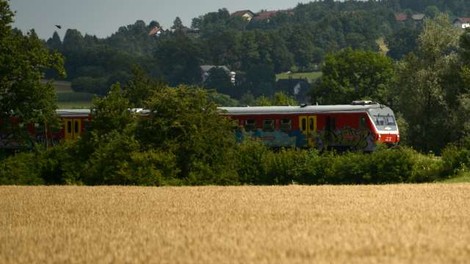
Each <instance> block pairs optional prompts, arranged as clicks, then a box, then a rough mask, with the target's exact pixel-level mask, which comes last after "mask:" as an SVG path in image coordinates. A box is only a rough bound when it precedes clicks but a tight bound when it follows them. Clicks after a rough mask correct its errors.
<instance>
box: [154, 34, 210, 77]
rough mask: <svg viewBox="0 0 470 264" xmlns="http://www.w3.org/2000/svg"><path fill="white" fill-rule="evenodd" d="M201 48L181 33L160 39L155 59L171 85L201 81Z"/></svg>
mask: <svg viewBox="0 0 470 264" xmlns="http://www.w3.org/2000/svg"><path fill="white" fill-rule="evenodd" d="M200 58H201V49H200V47H199V45H198V43H197V42H196V41H193V40H192V39H190V38H189V37H187V36H185V35H183V34H175V37H173V38H166V39H163V38H162V39H161V40H160V42H159V44H158V46H157V49H156V52H155V59H156V60H157V63H158V65H160V68H161V69H162V73H163V75H164V76H165V78H166V81H168V83H169V84H170V85H171V86H176V85H178V84H189V85H191V84H199V83H200V82H201V70H200V68H199V66H200V61H201V59H200Z"/></svg>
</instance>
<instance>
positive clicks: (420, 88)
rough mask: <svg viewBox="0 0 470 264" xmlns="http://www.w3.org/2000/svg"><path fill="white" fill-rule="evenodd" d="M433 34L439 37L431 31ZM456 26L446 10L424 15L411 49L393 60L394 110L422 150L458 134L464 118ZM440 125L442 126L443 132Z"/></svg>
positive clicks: (435, 147) (432, 148)
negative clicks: (395, 63) (430, 16)
mask: <svg viewBox="0 0 470 264" xmlns="http://www.w3.org/2000/svg"><path fill="white" fill-rule="evenodd" d="M436 36H439V37H436ZM458 37H459V31H458V29H456V28H455V27H454V26H452V25H451V24H450V23H449V20H448V17H447V16H443V15H441V16H438V17H437V18H435V19H432V20H426V21H425V24H424V29H423V32H422V33H421V34H420V35H419V38H418V48H417V51H416V53H411V54H410V55H408V56H406V57H405V58H404V59H403V60H402V61H401V62H400V63H399V64H398V66H397V85H396V88H395V89H394V90H393V92H392V94H394V95H396V98H395V105H396V107H395V110H396V111H398V112H401V113H402V115H403V117H404V118H405V120H406V121H407V123H408V124H413V125H412V126H411V125H410V126H409V127H408V131H407V132H408V133H407V135H406V136H407V139H408V142H409V143H410V144H411V145H412V146H414V147H416V149H418V150H421V151H423V152H428V151H433V152H435V153H439V151H440V150H441V149H442V148H443V147H444V146H445V145H447V144H448V143H450V142H454V141H456V140H458V138H459V137H460V136H461V132H462V124H465V122H464V121H465V119H466V118H463V116H468V113H466V111H462V110H464V108H462V102H463V101H462V100H461V99H464V98H465V97H462V95H463V94H464V93H466V92H468V91H466V90H467V89H465V88H464V87H465V86H464V85H462V83H463V81H462V80H461V76H462V75H459V72H460V69H459V68H460V66H459V64H460V62H459V58H458V55H457V52H456V50H457V48H458V46H457V45H458ZM444 131H445V132H444Z"/></svg>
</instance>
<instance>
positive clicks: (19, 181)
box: [0, 152, 44, 185]
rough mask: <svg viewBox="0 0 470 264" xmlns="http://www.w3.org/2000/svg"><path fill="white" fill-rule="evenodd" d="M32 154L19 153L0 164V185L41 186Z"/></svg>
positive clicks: (36, 164) (41, 182)
mask: <svg viewBox="0 0 470 264" xmlns="http://www.w3.org/2000/svg"><path fill="white" fill-rule="evenodd" d="M36 158H37V157H36V155H35V154H34V153H29V152H28V153H19V154H16V155H13V156H10V157H8V158H6V159H5V160H2V162H1V163H0V185H41V184H44V181H43V179H41V177H40V174H39V169H38V163H37V162H36Z"/></svg>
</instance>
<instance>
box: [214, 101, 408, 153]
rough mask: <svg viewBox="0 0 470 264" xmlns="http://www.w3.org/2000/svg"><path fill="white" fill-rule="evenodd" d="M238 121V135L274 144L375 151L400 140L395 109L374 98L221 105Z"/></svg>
mask: <svg viewBox="0 0 470 264" xmlns="http://www.w3.org/2000/svg"><path fill="white" fill-rule="evenodd" d="M220 109H221V111H222V114H223V115H225V116H227V117H230V118H232V119H233V120H235V122H236V123H237V125H238V128H237V132H236V134H237V138H238V140H243V139H244V138H245V137H253V138H257V139H259V140H261V141H263V142H264V143H265V144H267V145H268V146H270V147H274V148H279V147H297V148H317V149H319V150H326V149H336V150H340V151H342V150H362V151H373V150H374V149H375V148H376V145H377V143H378V142H380V143H384V144H387V145H396V144H398V142H399V141H400V134H399V131H398V126H397V123H396V121H395V116H394V114H393V111H392V110H391V109H390V108H389V107H387V106H385V105H381V104H377V103H373V102H364V101H360V102H353V103H352V104H349V105H301V106H255V107H220Z"/></svg>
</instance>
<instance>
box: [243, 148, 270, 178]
mask: <svg viewBox="0 0 470 264" xmlns="http://www.w3.org/2000/svg"><path fill="white" fill-rule="evenodd" d="M269 152H270V151H269V149H268V148H267V147H266V145H264V144H263V143H262V142H260V141H256V140H251V139H248V140H244V141H243V142H241V143H240V144H239V145H237V152H236V153H237V164H238V167H237V173H238V177H239V180H240V183H241V184H266V183H267V182H268V179H267V169H268V168H267V165H266V159H267V155H268V154H269Z"/></svg>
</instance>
